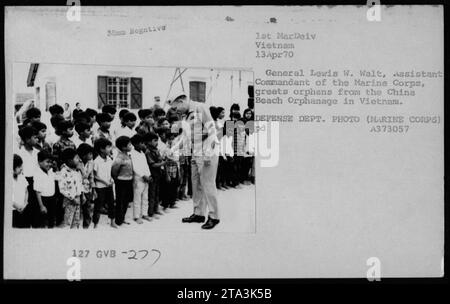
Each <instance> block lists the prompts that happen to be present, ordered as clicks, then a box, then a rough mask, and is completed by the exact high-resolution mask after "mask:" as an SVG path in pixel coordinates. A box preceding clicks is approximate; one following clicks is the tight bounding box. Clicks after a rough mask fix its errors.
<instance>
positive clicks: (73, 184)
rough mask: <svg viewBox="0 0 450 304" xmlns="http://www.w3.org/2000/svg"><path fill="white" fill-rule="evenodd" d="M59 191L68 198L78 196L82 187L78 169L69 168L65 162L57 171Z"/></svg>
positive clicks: (71, 198)
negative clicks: (58, 171)
mask: <svg viewBox="0 0 450 304" xmlns="http://www.w3.org/2000/svg"><path fill="white" fill-rule="evenodd" d="M58 181H59V191H60V192H61V194H62V195H63V196H64V197H66V198H68V199H69V200H73V199H75V197H77V196H80V195H81V192H82V189H83V181H82V177H81V173H80V171H78V170H76V169H72V168H69V167H68V166H67V165H66V164H63V165H62V166H61V171H60V173H59V178H58Z"/></svg>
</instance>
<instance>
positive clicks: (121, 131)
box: [116, 112, 136, 138]
mask: <svg viewBox="0 0 450 304" xmlns="http://www.w3.org/2000/svg"><path fill="white" fill-rule="evenodd" d="M135 125H136V115H134V114H133V113H131V112H127V113H125V115H124V116H123V118H122V125H121V126H120V127H119V128H118V130H117V133H116V134H117V137H116V138H119V137H120V136H128V137H129V138H131V137H133V135H134V134H136V131H135V130H134V126H135Z"/></svg>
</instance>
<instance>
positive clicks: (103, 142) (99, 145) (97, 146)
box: [94, 137, 112, 153]
mask: <svg viewBox="0 0 450 304" xmlns="http://www.w3.org/2000/svg"><path fill="white" fill-rule="evenodd" d="M107 146H112V142H110V141H109V140H108V139H106V138H103V137H100V138H99V139H97V140H96V141H95V142H94V150H95V152H97V153H100V150H102V149H105V148H106V147H107Z"/></svg>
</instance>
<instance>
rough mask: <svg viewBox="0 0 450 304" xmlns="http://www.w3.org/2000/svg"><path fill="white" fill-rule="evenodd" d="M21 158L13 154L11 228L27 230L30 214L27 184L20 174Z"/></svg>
mask: <svg viewBox="0 0 450 304" xmlns="http://www.w3.org/2000/svg"><path fill="white" fill-rule="evenodd" d="M22 165H23V161H22V158H21V157H20V156H19V155H17V154H14V157H13V182H12V189H13V201H12V205H13V218H12V226H13V228H29V227H30V212H29V208H28V190H27V187H28V183H27V180H26V179H25V176H24V175H23V174H22Z"/></svg>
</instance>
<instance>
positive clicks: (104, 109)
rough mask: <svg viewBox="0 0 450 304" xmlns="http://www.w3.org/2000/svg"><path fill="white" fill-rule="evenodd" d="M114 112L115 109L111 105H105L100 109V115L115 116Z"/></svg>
mask: <svg viewBox="0 0 450 304" xmlns="http://www.w3.org/2000/svg"><path fill="white" fill-rule="evenodd" d="M116 112H117V110H116V107H114V106H113V105H105V106H103V107H102V113H106V114H111V115H116Z"/></svg>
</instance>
